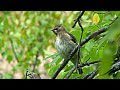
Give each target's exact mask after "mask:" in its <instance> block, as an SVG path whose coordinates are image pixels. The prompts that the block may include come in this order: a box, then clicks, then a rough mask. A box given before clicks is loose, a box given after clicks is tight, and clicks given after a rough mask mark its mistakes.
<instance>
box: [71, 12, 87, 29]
mask: <svg viewBox="0 0 120 90" xmlns="http://www.w3.org/2000/svg"><path fill="white" fill-rule="evenodd" d="M84 12H85V11H81V12H80V15H79V16H78V18H77V19H75V23H74V24H73V26H72V28H74V27H75V26H76V24H77V22H79V20H80V18H81V17H82V15H83V14H84Z"/></svg>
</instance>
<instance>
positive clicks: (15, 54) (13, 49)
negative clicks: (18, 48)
mask: <svg viewBox="0 0 120 90" xmlns="http://www.w3.org/2000/svg"><path fill="white" fill-rule="evenodd" d="M9 40H10V44H11V47H12V51H13V54H14V56H15V58H16V60H17V62H19V59H18V56H17V53H16V52H15V48H14V45H13V41H12V39H11V38H9Z"/></svg>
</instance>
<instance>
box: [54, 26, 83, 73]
mask: <svg viewBox="0 0 120 90" xmlns="http://www.w3.org/2000/svg"><path fill="white" fill-rule="evenodd" d="M52 31H53V32H54V34H55V35H56V41H55V47H56V49H57V51H58V53H59V54H60V55H61V57H62V58H64V60H66V59H67V58H68V56H69V55H70V53H71V51H72V50H73V49H74V48H75V47H76V46H77V41H76V38H75V37H74V36H73V35H72V34H70V33H68V32H67V31H66V30H65V28H64V27H63V26H62V25H56V26H55V27H54V29H53V30H52ZM77 57H78V53H77V52H76V53H75V55H74V56H73V57H72V58H71V62H72V63H73V64H74V65H75V66H76V62H77ZM78 64H80V62H78ZM78 72H79V74H82V73H83V71H82V69H81V68H79V69H78Z"/></svg>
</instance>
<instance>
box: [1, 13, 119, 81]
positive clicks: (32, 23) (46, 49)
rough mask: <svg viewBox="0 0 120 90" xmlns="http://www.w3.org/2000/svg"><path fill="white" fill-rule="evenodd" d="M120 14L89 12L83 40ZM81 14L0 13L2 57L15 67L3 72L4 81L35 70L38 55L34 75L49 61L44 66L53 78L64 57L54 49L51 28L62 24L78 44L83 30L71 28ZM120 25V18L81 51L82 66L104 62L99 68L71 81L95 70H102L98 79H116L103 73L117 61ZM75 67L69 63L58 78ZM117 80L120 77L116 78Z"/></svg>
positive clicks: (88, 69) (84, 21)
mask: <svg viewBox="0 0 120 90" xmlns="http://www.w3.org/2000/svg"><path fill="white" fill-rule="evenodd" d="M119 14H120V12H119V11H94V12H93V11H86V12H85V13H84V15H83V16H82V19H81V24H82V25H83V28H84V32H83V39H85V38H86V37H87V36H88V35H90V34H92V33H93V32H95V31H97V30H99V29H100V28H102V27H105V26H107V25H109V23H111V20H113V19H114V18H115V17H116V16H118V17H119ZM78 15H79V12H78V11H61V12H60V11H55V12H54V11H4V12H0V22H1V23H0V36H1V37H0V42H1V43H0V47H1V48H0V54H1V56H2V60H3V62H4V61H7V62H8V63H9V64H12V63H14V65H11V67H12V68H11V70H9V71H8V72H7V71H5V72H2V74H3V77H2V78H15V74H16V72H20V73H21V74H22V77H20V78H25V72H26V70H27V69H29V70H31V71H32V70H33V66H34V62H35V60H36V54H37V53H38V54H39V56H38V57H37V58H38V60H37V64H36V68H35V72H36V73H40V71H41V70H40V69H41V68H40V65H41V64H43V62H46V63H45V64H44V67H45V71H46V73H47V74H48V76H49V77H52V76H53V75H54V72H55V71H56V70H57V69H58V68H59V66H60V64H61V63H62V58H61V57H60V56H59V54H58V53H57V52H56V49H55V46H54V41H55V35H54V34H53V32H51V29H53V27H54V26H55V25H56V24H59V23H61V24H63V26H65V27H66V29H67V31H68V32H70V33H72V34H73V35H74V36H75V37H76V39H77V40H78V41H79V39H80V33H81V29H80V27H79V26H78V25H77V26H76V27H75V28H72V25H73V24H74V19H76V18H77V16H78ZM119 22H120V19H119V18H118V19H117V20H116V21H115V22H114V23H113V24H112V26H111V27H110V28H109V30H108V31H107V32H105V33H103V34H101V35H99V36H97V37H95V38H93V39H92V40H90V41H89V42H88V43H86V44H85V45H84V46H83V47H82V49H81V50H82V51H81V52H82V55H81V56H82V58H81V61H82V63H85V62H86V61H87V60H88V61H95V60H101V62H100V63H99V66H98V65H97V64H95V65H91V66H85V67H83V72H84V74H82V75H79V74H77V72H76V71H75V72H74V73H73V74H72V75H71V77H70V78H71V79H72V78H83V77H84V76H86V75H87V74H89V73H90V72H92V71H94V70H95V69H96V68H98V69H99V72H98V74H99V75H98V76H96V77H95V78H97V79H106V78H107V79H109V78H113V77H111V76H109V75H107V74H105V75H104V73H106V72H107V71H108V70H109V69H110V68H111V66H112V63H113V62H114V55H115V54H116V52H117V48H118V46H119V44H120V30H119V28H120V25H119ZM83 39H82V40H83ZM11 41H12V42H11ZM13 48H14V50H13ZM14 51H15V52H14ZM15 54H16V56H17V58H18V60H17V58H16V56H15ZM0 63H2V62H0ZM72 66H73V64H72V63H71V62H69V63H68V65H67V66H66V67H65V68H64V69H63V70H62V71H61V73H60V74H59V75H58V77H57V78H63V77H64V76H65V75H66V74H67V73H68V72H69V71H70V70H71V68H72ZM0 68H1V67H0ZM1 70H2V69H1ZM40 74H41V73H40ZM118 77H119V74H118V75H117V76H116V77H115V78H118Z"/></svg>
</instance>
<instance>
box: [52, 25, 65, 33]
mask: <svg viewBox="0 0 120 90" xmlns="http://www.w3.org/2000/svg"><path fill="white" fill-rule="evenodd" d="M52 31H53V32H54V33H55V35H58V34H59V33H60V32H66V31H65V28H64V27H63V26H62V25H61V24H60V25H56V26H55V27H54V28H53V29H52Z"/></svg>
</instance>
